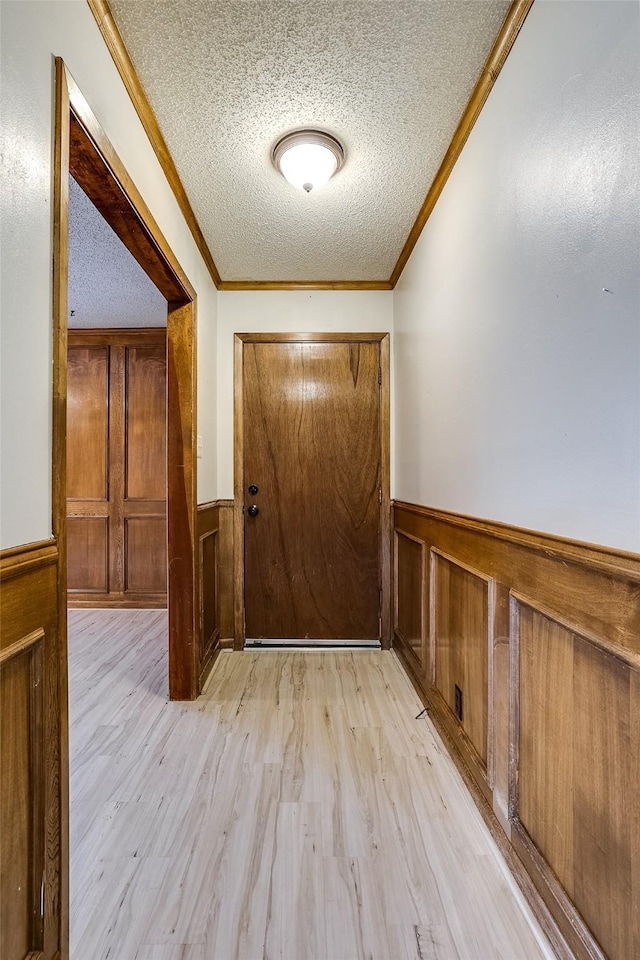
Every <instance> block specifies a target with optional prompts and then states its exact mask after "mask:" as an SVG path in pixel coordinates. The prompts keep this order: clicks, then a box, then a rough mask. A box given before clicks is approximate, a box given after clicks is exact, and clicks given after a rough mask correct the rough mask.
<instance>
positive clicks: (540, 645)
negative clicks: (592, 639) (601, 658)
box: [514, 607, 574, 896]
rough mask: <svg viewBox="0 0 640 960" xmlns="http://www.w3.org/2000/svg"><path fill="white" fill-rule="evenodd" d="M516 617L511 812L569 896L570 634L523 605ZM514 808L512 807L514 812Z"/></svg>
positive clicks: (571, 860) (570, 802) (571, 874)
mask: <svg viewBox="0 0 640 960" xmlns="http://www.w3.org/2000/svg"><path fill="white" fill-rule="evenodd" d="M519 621H520V626H519V629H520V634H519V645H520V657H519V659H520V717H519V720H520V729H519V736H518V743H519V753H520V760H519V777H518V801H517V804H516V807H517V812H518V815H519V817H520V820H521V821H522V823H523V825H524V826H525V827H526V829H527V830H528V831H529V833H531V834H532V836H534V837H535V842H536V845H537V846H538V848H539V849H540V852H541V853H542V855H543V856H544V857H545V858H546V859H547V860H548V861H549V863H550V865H551V866H552V868H553V870H554V871H555V873H556V874H557V876H558V877H559V878H560V880H561V881H562V882H563V885H564V887H565V889H566V891H567V893H568V894H569V896H571V895H572V894H573V802H572V784H573V762H574V755H573V749H572V743H573V709H574V703H573V646H574V645H573V636H572V634H570V633H568V631H567V630H566V629H565V628H564V627H563V626H562V625H561V624H559V623H554V622H553V621H551V620H549V619H548V618H547V617H543V616H542V615H541V614H539V613H538V612H537V611H535V610H531V609H529V608H527V607H524V608H521V609H520V611H519ZM514 812H516V811H514Z"/></svg>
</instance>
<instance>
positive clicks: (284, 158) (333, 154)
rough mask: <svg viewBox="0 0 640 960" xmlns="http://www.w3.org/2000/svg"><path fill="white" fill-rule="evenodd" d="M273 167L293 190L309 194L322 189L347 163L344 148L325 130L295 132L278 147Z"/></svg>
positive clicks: (274, 152)
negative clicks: (319, 188) (294, 188)
mask: <svg viewBox="0 0 640 960" xmlns="http://www.w3.org/2000/svg"><path fill="white" fill-rule="evenodd" d="M271 157H272V160H273V165H274V167H275V168H276V170H279V171H280V173H281V174H282V176H283V177H284V178H285V180H287V181H288V182H289V183H290V184H291V186H292V187H296V188H297V189H298V190H304V191H305V192H306V193H310V192H311V191H312V190H316V189H317V188H318V187H322V186H323V185H324V184H325V183H327V181H329V180H330V179H331V177H332V176H333V175H334V173H337V171H338V170H339V169H340V167H341V166H342V164H343V163H344V147H343V146H342V144H341V143H340V141H339V140H336V138H335V137H332V136H331V134H330V133H324V131H322V130H294V132H293V133H287V134H286V136H284V137H281V139H280V140H278V142H277V143H276V145H275V146H274V148H273V151H272V154H271Z"/></svg>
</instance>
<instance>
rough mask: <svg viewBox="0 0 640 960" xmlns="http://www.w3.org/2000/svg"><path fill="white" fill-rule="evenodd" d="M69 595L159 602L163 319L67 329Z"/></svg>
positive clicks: (163, 569)
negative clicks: (135, 326) (158, 325)
mask: <svg viewBox="0 0 640 960" xmlns="http://www.w3.org/2000/svg"><path fill="white" fill-rule="evenodd" d="M67 371H68V372H67V536H68V547H67V551H68V552H67V557H68V559H67V564H68V567H67V569H68V590H69V600H70V602H71V603H77V604H92V605H98V604H100V605H104V604H109V605H118V606H135V605H144V606H165V605H166V591H167V521H166V486H167V481H166V471H167V440H166V417H167V409H166V379H167V378H166V336H165V330H164V329H159V330H158V329H146V330H144V329H140V330H83V331H80V330H74V331H69V354H68V367H67Z"/></svg>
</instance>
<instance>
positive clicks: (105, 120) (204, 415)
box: [0, 0, 217, 546]
mask: <svg viewBox="0 0 640 960" xmlns="http://www.w3.org/2000/svg"><path fill="white" fill-rule="evenodd" d="M1 15H2V162H3V171H2V177H3V189H2V201H1V207H0V219H1V221H2V301H1V306H2V312H1V321H2V329H1V338H2V339H1V350H2V370H1V374H2V394H1V403H2V427H1V443H2V447H1V480H0V484H1V487H0V489H1V504H0V545H1V546H13V545H17V544H20V543H27V542H30V541H34V540H40V539H44V538H47V537H49V536H50V535H51V356H52V344H51V329H52V326H51V250H52V246H51V242H52V224H51V200H52V151H53V120H52V118H53V97H54V68H53V57H54V56H55V55H57V56H61V57H63V58H64V60H65V62H66V64H67V67H68V68H69V70H70V71H71V73H72V74H73V76H74V78H75V80H76V82H77V83H78V85H79V87H80V89H81V90H82V92H83V93H84V95H85V97H86V98H87V100H88V102H89V104H90V106H91V107H92V109H93V111H94V113H95V114H96V116H97V118H98V120H99V121H100V123H101V124H102V126H103V128H104V129H105V131H106V133H107V136H108V137H109V138H110V139H111V142H112V143H113V145H114V147H115V149H116V151H117V152H118V153H119V155H120V157H121V159H122V161H123V162H124V165H125V166H126V167H127V169H128V171H129V173H130V174H131V176H132V178H133V180H134V182H135V183H136V185H137V187H138V189H139V190H140V192H141V194H142V195H143V197H144V199H145V201H146V202H147V204H148V205H149V208H150V209H151V212H152V213H153V215H154V217H155V218H156V220H157V222H158V224H159V225H160V228H161V229H162V231H163V232H164V234H165V236H166V238H167V240H168V241H169V244H170V245H171V247H172V248H173V251H174V253H175V254H176V256H177V258H178V260H179V262H180V263H181V265H182V267H183V269H184V271H185V273H186V274H187V276H188V277H189V279H190V281H191V283H192V284H193V286H194V288H195V289H196V291H197V294H198V344H199V346H198V356H199V363H198V368H199V369H198V376H199V384H198V410H199V416H198V432H199V433H200V434H201V435H203V437H204V458H203V459H202V460H200V461H198V464H199V474H198V498H199V500H200V501H205V500H210V499H213V498H215V495H216V444H215V439H216V438H215V404H216V394H215V350H216V337H215V324H216V296H217V294H216V290H215V287H214V285H213V283H212V281H211V279H210V277H209V275H208V273H207V271H206V268H205V266H204V263H203V261H202V258H201V257H200V254H199V253H198V250H197V248H196V246H195V243H194V241H193V238H192V237H191V234H190V233H189V230H188V228H187V226H186V224H185V222H184V219H183V217H182V214H181V213H180V210H179V208H178V205H177V202H176V200H175V198H174V196H173V194H172V192H171V190H170V188H169V186H168V184H167V182H166V179H165V177H164V175H163V173H162V170H161V168H160V165H159V163H158V161H157V159H156V157H155V154H154V153H153V150H152V148H151V146H150V144H149V142H148V140H147V138H146V135H145V133H144V130H143V128H142V126H141V124H140V121H139V120H138V117H137V115H136V113H135V110H134V108H133V106H132V104H131V101H130V100H129V97H128V95H127V93H126V91H125V88H124V86H123V84H122V82H121V80H120V78H119V76H118V73H117V71H116V68H115V66H114V64H113V62H112V60H111V57H110V55H109V52H108V50H107V48H106V46H105V44H104V42H103V40H102V37H101V35H100V32H99V30H98V27H97V25H96V23H95V21H94V19H93V16H92V14H91V11H90V10H89V7H88V5H87V4H86V2H84V0H71V2H61V0H47V2H29V3H23V2H4V0H3V2H2V5H1Z"/></svg>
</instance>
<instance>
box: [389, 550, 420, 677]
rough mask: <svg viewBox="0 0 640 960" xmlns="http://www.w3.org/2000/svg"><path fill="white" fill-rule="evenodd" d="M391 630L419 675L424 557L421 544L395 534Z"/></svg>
mask: <svg viewBox="0 0 640 960" xmlns="http://www.w3.org/2000/svg"><path fill="white" fill-rule="evenodd" d="M395 546H396V549H395V591H394V628H395V632H396V634H398V636H400V637H401V638H402V642H403V643H404V645H405V648H406V650H407V652H408V653H411V654H412V655H413V656H414V657H415V661H416V664H415V666H416V668H417V670H418V672H419V673H420V674H424V673H425V671H426V669H427V646H426V640H427V633H426V616H425V613H426V611H425V580H426V554H425V549H424V544H423V543H422V541H420V540H417V539H415V538H414V537H411V536H408V535H407V534H404V533H396V535H395Z"/></svg>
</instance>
